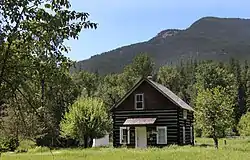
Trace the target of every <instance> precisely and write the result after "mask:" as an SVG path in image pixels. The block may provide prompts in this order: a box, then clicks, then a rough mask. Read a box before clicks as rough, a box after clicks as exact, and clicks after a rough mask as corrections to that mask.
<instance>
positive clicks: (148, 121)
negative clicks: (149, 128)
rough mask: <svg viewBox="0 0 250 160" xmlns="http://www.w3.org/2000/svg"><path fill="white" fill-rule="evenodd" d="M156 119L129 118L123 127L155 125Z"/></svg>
mask: <svg viewBox="0 0 250 160" xmlns="http://www.w3.org/2000/svg"><path fill="white" fill-rule="evenodd" d="M155 121H156V118H128V119H126V121H125V122H124V123H123V125H146V124H154V123H155Z"/></svg>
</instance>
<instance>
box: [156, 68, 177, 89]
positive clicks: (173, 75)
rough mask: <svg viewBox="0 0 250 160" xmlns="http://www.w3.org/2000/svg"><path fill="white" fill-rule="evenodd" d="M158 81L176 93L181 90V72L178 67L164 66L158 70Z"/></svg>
mask: <svg viewBox="0 0 250 160" xmlns="http://www.w3.org/2000/svg"><path fill="white" fill-rule="evenodd" d="M157 81H159V83H161V84H163V85H164V86H166V87H168V88H169V89H170V90H172V91H173V92H174V93H176V94H178V93H179V92H180V86H181V85H180V73H179V71H178V70H177V68H176V67H171V66H163V67H160V69H159V71H158V76H157Z"/></svg>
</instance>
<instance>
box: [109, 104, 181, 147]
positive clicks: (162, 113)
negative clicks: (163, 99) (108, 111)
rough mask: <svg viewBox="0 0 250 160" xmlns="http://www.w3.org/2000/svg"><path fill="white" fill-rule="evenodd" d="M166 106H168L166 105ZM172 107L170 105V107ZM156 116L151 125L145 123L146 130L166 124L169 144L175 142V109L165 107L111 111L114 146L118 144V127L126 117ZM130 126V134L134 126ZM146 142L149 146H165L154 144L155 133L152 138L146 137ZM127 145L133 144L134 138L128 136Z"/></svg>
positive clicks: (176, 133) (176, 129) (176, 132)
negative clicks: (160, 108)
mask: <svg viewBox="0 0 250 160" xmlns="http://www.w3.org/2000/svg"><path fill="white" fill-rule="evenodd" d="M166 108H168V107H166ZM170 108H172V107H170ZM138 117H140V118H142V117H149V118H157V119H156V122H155V123H154V124H153V125H147V131H151V130H152V129H156V127H157V126H167V139H168V145H169V144H177V139H178V136H177V135H178V127H177V122H178V120H177V110H174V109H168V110H167V109H165V110H154V111H115V112H114V113H113V122H114V123H113V144H114V146H115V147H119V146H121V145H120V127H122V126H123V123H124V122H125V120H126V119H127V118H138ZM130 128H132V130H133V131H132V132H130V137H131V134H132V133H133V132H134V129H135V128H134V127H130ZM147 143H148V145H149V146H165V145H158V144H156V135H154V136H153V139H152V138H150V137H148V138H147ZM127 146H131V147H132V146H135V138H132V137H131V138H130V144H129V145H127Z"/></svg>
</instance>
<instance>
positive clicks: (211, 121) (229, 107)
mask: <svg viewBox="0 0 250 160" xmlns="http://www.w3.org/2000/svg"><path fill="white" fill-rule="evenodd" d="M196 105H197V106H196V112H195V118H196V121H197V122H199V126H200V127H201V128H202V131H203V133H205V134H207V135H209V136H212V138H213V140H214V145H215V147H216V148H218V138H219V137H221V135H223V134H224V132H225V131H226V129H228V128H230V127H232V124H233V123H232V120H233V119H232V114H233V105H234V103H233V99H232V98H231V96H230V95H228V94H227V91H226V89H224V88H223V87H215V88H212V89H208V88H207V89H203V90H200V91H199V92H198V95H197V99H196Z"/></svg>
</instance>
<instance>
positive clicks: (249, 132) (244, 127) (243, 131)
mask: <svg viewBox="0 0 250 160" xmlns="http://www.w3.org/2000/svg"><path fill="white" fill-rule="evenodd" d="M238 130H239V132H240V135H241V136H250V112H247V113H246V114H245V115H243V116H242V117H241V119H240V122H239V124H238Z"/></svg>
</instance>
